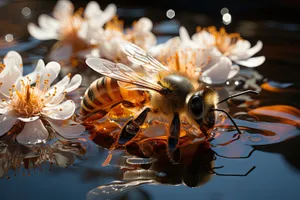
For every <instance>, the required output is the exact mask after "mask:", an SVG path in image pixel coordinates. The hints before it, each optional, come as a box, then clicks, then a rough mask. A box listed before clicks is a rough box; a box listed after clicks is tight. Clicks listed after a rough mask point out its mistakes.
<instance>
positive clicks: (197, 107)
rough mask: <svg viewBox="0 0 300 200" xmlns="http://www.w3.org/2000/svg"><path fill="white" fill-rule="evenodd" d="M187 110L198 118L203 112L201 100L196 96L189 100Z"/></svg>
mask: <svg viewBox="0 0 300 200" xmlns="http://www.w3.org/2000/svg"><path fill="white" fill-rule="evenodd" d="M189 109H190V111H191V112H192V114H193V115H194V117H195V118H199V117H200V116H201V115H202V112H203V103H202V98H201V97H200V96H198V95H195V96H193V97H192V98H191V100H190V105H189Z"/></svg>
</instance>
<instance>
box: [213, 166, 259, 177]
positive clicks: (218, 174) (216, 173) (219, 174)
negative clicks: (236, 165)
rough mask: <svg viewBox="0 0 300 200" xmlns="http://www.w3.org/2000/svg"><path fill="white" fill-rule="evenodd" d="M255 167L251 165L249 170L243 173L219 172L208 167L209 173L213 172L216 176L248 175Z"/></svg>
mask: <svg viewBox="0 0 300 200" xmlns="http://www.w3.org/2000/svg"><path fill="white" fill-rule="evenodd" d="M255 168H256V166H253V167H252V168H251V169H250V170H248V172H247V173H245V174H221V173H218V172H216V171H215V170H214V169H210V173H211V174H215V175H217V176H248V174H250V173H251V172H252V171H253V170H254V169H255Z"/></svg>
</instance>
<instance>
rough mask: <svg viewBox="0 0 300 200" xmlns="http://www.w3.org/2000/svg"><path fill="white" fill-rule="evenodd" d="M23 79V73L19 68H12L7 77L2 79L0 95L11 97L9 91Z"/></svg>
mask: <svg viewBox="0 0 300 200" xmlns="http://www.w3.org/2000/svg"><path fill="white" fill-rule="evenodd" d="M21 77H22V72H21V71H20V69H19V67H17V66H16V65H14V66H12V67H11V68H10V70H9V71H8V72H7V73H6V75H5V76H3V77H1V80H0V82H1V83H2V85H1V86H0V93H1V94H2V95H3V96H5V97H9V95H10V94H9V89H11V88H12V86H13V85H15V84H17V81H18V80H20V78H21Z"/></svg>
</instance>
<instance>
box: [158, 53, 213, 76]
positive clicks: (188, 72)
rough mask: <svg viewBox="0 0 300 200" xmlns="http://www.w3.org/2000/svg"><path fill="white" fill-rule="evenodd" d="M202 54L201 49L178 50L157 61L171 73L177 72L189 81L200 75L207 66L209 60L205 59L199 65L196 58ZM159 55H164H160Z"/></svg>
mask: <svg viewBox="0 0 300 200" xmlns="http://www.w3.org/2000/svg"><path fill="white" fill-rule="evenodd" d="M201 53H202V50H201V49H189V48H187V49H184V50H178V51H176V52H175V53H174V54H173V55H170V56H168V57H166V58H164V56H160V58H158V60H159V61H160V62H161V63H162V64H163V65H165V66H168V68H169V69H171V70H172V71H176V72H179V73H181V74H184V75H185V76H187V77H189V78H191V79H197V78H198V77H199V76H200V74H201V68H203V67H204V66H206V65H207V63H208V61H209V60H210V58H205V61H203V63H199V61H198V60H197V57H198V56H199V54H201ZM161 55H164V53H162V54H161Z"/></svg>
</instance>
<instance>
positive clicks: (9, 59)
mask: <svg viewBox="0 0 300 200" xmlns="http://www.w3.org/2000/svg"><path fill="white" fill-rule="evenodd" d="M3 61H4V64H5V65H6V66H8V67H12V66H14V65H16V66H17V67H19V68H20V70H21V71H22V72H23V61H22V57H21V55H20V54H19V53H18V52H16V51H9V52H8V53H7V54H6V56H5V57H4V60H3Z"/></svg>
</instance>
